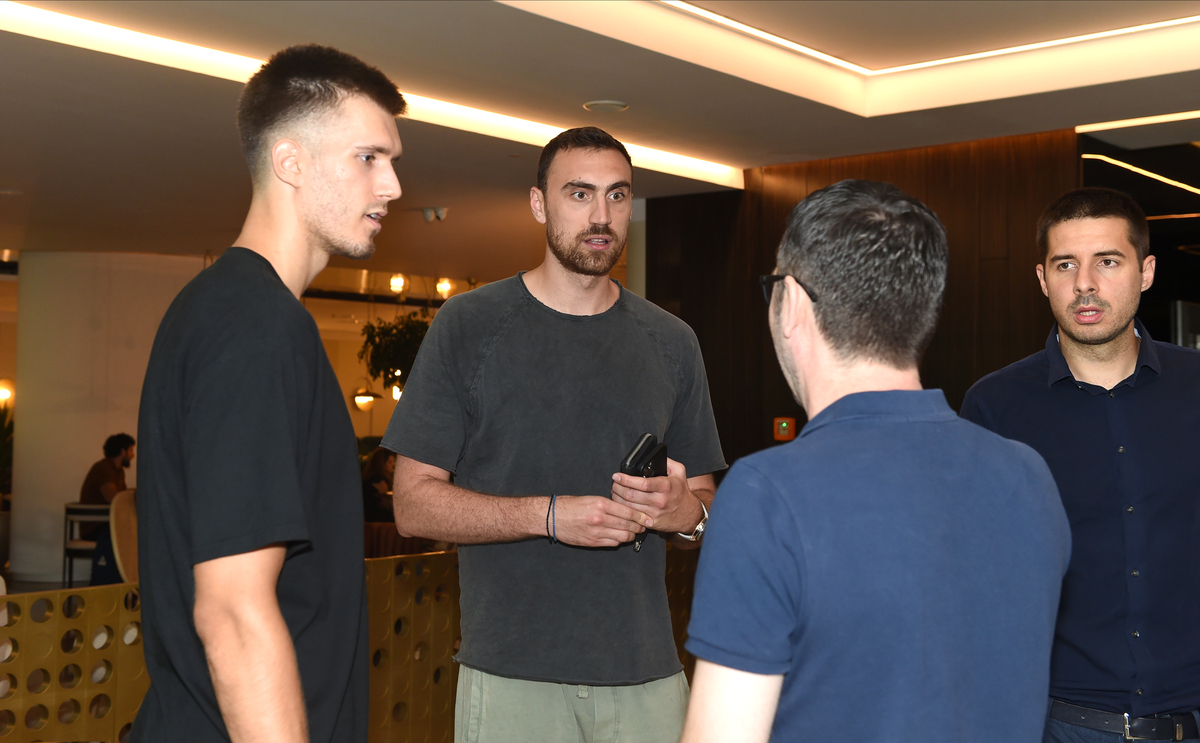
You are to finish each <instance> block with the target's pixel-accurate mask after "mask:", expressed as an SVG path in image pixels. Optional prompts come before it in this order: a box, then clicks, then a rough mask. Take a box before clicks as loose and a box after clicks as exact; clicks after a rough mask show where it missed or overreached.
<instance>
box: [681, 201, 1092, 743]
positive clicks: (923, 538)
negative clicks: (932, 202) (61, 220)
mask: <svg viewBox="0 0 1200 743" xmlns="http://www.w3.org/2000/svg"><path fill="white" fill-rule="evenodd" d="M946 254H947V250H946V236H945V232H944V231H943V229H942V226H941V224H940V223H939V222H938V220H937V218H936V217H935V216H934V215H933V213H932V212H930V211H929V209H927V208H926V207H925V206H924V205H923V204H921V203H920V202H918V201H917V200H915V199H913V198H911V197H909V196H907V195H905V194H904V193H902V192H901V191H899V190H898V189H896V188H895V187H894V186H890V185H887V184H883V183H870V182H867V181H842V182H841V183H838V184H835V185H833V186H830V187H829V188H826V189H823V190H821V191H818V192H816V193H814V194H812V195H810V196H809V197H808V198H806V199H805V200H804V201H802V202H800V204H799V205H798V206H797V207H796V208H795V210H793V212H792V216H791V220H790V223H789V225H788V229H787V232H786V234H785V235H784V238H783V242H782V243H781V244H780V246H779V251H778V255H777V264H776V265H777V270H776V273H775V274H774V275H771V276H765V277H763V287H764V294H765V295H766V298H767V300H768V303H769V304H770V307H771V309H770V312H769V316H770V326H771V336H772V338H773V339H774V342H775V352H776V355H777V356H778V358H779V363H780V366H781V367H782V368H783V371H784V375H785V376H786V377H787V380H788V384H789V386H790V387H791V389H792V392H793V393H794V394H795V395H796V399H797V400H798V401H799V402H800V404H801V405H803V406H804V409H805V410H806V411H807V412H808V415H809V418H810V420H809V422H808V424H807V425H806V426H805V427H804V430H803V431H802V432H801V434H800V436H799V437H798V438H797V439H796V441H794V442H792V443H790V444H788V445H785V446H780V447H776V448H773V449H768V450H766V451H762V452H759V453H757V454H754V455H752V456H749V457H746V458H745V459H743V460H741V461H740V462H738V463H737V464H736V465H735V466H734V467H733V469H732V470H730V472H729V475H728V477H726V478H725V481H724V483H723V484H722V485H721V496H720V497H719V498H717V499H716V500H715V501H714V504H715V505H714V508H713V512H712V520H711V522H710V525H709V530H708V536H706V537H705V539H706V540H707V542H708V543H707V544H706V545H705V547H704V549H703V551H702V553H701V556H700V565H699V568H698V572H697V575H696V592H695V600H694V603H693V606H692V620H691V624H690V626H689V628H688V634H689V639H688V643H687V648H688V650H690V651H691V652H692V653H693V654H695V655H696V656H698V657H699V658H700V659H701V660H699V661H698V662H697V664H696V674H695V685H694V689H693V692H692V699H691V704H690V706H689V708H688V717H687V722H686V727H685V729H684V735H683V739H684V741H686V742H687V743H696V742H697V741H712V742H713V743H716V742H717V741H720V743H729V742H730V741H766V740H767V739H768V738H770V739H771V740H774V741H797V740H810V739H821V740H824V739H837V740H846V741H856V742H857V741H886V740H943V741H994V742H995V743H1014V742H1017V743H1021V742H1023V743H1037V741H1039V740H1040V739H1041V735H1042V728H1043V726H1044V722H1045V715H1046V693H1047V690H1048V686H1049V675H1050V669H1049V664H1050V646H1051V642H1052V639H1053V635H1054V617H1055V614H1056V610H1057V608H1058V599H1059V593H1060V589H1061V586H1062V577H1063V574H1064V573H1065V572H1066V568H1067V562H1068V559H1069V556H1070V534H1069V528H1068V526H1067V519H1066V514H1065V513H1064V512H1063V508H1062V503H1061V502H1060V500H1059V497H1058V493H1057V491H1056V490H1055V487H1054V480H1053V478H1052V476H1051V475H1050V471H1049V469H1047V467H1046V463H1045V462H1043V461H1042V459H1041V457H1039V456H1038V455H1037V454H1036V453H1035V452H1034V451H1033V450H1031V449H1030V448H1029V447H1027V446H1025V445H1023V444H1019V443H1017V442H1014V441H1007V440H1005V439H1002V438H1000V437H999V436H996V435H995V434H992V433H990V432H988V431H985V430H984V429H982V428H980V427H978V426H975V425H972V424H970V423H968V422H967V421H964V420H962V419H961V418H959V417H958V416H956V415H955V414H954V411H953V410H951V409H950V407H949V406H948V405H947V404H946V400H945V397H944V396H943V395H942V393H941V391H940V390H923V389H922V388H921V380H920V377H919V375H918V373H917V363H918V361H919V360H920V357H921V353H922V351H923V350H924V349H925V346H926V344H927V343H928V341H929V338H930V336H931V335H932V334H933V329H934V325H935V324H936V321H937V315H938V310H939V308H940V306H941V300H942V292H943V289H944V286H945V280H946Z"/></svg>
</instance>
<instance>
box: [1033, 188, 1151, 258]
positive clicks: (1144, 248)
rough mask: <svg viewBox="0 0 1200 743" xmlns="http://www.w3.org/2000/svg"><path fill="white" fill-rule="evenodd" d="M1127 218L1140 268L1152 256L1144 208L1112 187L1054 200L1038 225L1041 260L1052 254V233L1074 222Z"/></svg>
mask: <svg viewBox="0 0 1200 743" xmlns="http://www.w3.org/2000/svg"><path fill="white" fill-rule="evenodd" d="M1104 217H1116V218H1118V219H1124V220H1125V224H1127V225H1128V226H1129V244H1130V245H1132V246H1133V247H1134V248H1136V249H1137V254H1138V268H1139V269H1140V268H1141V262H1142V261H1144V260H1146V256H1148V255H1150V224H1149V223H1148V222H1147V221H1146V213H1145V212H1143V211H1142V207H1140V206H1138V203H1137V202H1136V201H1134V200H1133V199H1132V198H1131V197H1130V196H1128V195H1127V194H1123V193H1121V192H1120V191H1114V190H1113V189H1111V188H1077V189H1075V190H1074V191H1071V192H1069V193H1066V194H1063V195H1062V196H1059V197H1058V198H1057V199H1055V201H1054V203H1053V204H1051V205H1050V206H1048V207H1046V211H1044V212H1042V216H1040V217H1038V222H1037V244H1038V250H1040V251H1041V254H1042V259H1043V260H1044V259H1045V258H1046V256H1048V255H1050V230H1051V229H1053V228H1054V227H1055V226H1057V225H1060V224H1062V223H1063V222H1070V221H1072V220H1075V219H1103V218H1104Z"/></svg>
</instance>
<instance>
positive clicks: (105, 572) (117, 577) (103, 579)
mask: <svg viewBox="0 0 1200 743" xmlns="http://www.w3.org/2000/svg"><path fill="white" fill-rule="evenodd" d="M134 443H135V442H134V439H133V437H132V436H130V435H129V434H127V433H114V434H113V435H112V436H109V437H108V438H107V439H105V440H104V459H101V460H100V461H98V462H96V463H95V464H93V465H92V467H91V469H89V470H88V473H87V476H86V477H84V478H83V486H82V487H80V489H79V502H80V503H88V504H94V505H100V504H102V503H112V502H113V498H116V497H117V493H120V492H121V491H122V490H126V489H127V488H126V487H125V470H127V469H129V465H131V464H133V457H134V453H133V450H134ZM79 538H80V539H94V540H96V551H95V553H94V554H93V556H92V579H91V582H90V583H89V585H93V586H105V585H111V584H113V583H120V582H121V571H120V570H119V569H118V568H117V558H116V556H114V555H113V544H112V534H111V533H109V530H108V525H107V524H85V525H83V526H81V527H80V529H79Z"/></svg>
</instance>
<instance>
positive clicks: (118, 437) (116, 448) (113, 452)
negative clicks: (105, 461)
mask: <svg viewBox="0 0 1200 743" xmlns="http://www.w3.org/2000/svg"><path fill="white" fill-rule="evenodd" d="M135 443H136V442H135V441H134V440H133V437H132V436H130V435H129V434H127V433H114V434H113V435H112V436H109V437H108V438H107V439H105V440H104V456H105V457H107V458H109V459H112V458H113V457H115V456H119V455H120V454H121V452H123V451H125V450H126V449H128V448H129V447H131V446H133V445H134V444H135Z"/></svg>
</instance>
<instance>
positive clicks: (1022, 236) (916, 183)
mask: <svg viewBox="0 0 1200 743" xmlns="http://www.w3.org/2000/svg"><path fill="white" fill-rule="evenodd" d="M843 178H864V179H868V180H882V181H887V182H889V183H893V184H895V185H896V186H898V187H900V188H901V189H903V190H905V191H906V192H908V193H909V194H911V195H913V196H915V197H917V198H919V199H921V200H922V201H924V202H925V203H926V204H928V205H929V207H930V208H931V209H933V210H934V212H935V213H937V215H938V217H939V218H940V219H941V220H942V223H943V224H944V225H945V226H946V234H947V238H948V240H949V246H950V268H949V275H948V277H947V286H946V295H945V301H944V304H943V309H942V314H941V320H940V322H939V324H938V329H937V332H936V333H935V335H934V338H933V340H932V342H931V343H930V347H929V350H928V351H927V352H926V355H925V359H924V361H923V363H922V365H921V376H922V381H923V383H924V384H925V386H926V387H939V388H941V389H943V390H944V391H945V392H946V397H947V399H948V400H949V401H950V403H951V405H953V406H955V407H957V406H958V405H959V404H960V403H961V401H962V397H963V395H964V394H965V392H966V390H967V388H968V387H970V385H971V384H973V383H974V382H975V380H977V379H978V378H979V377H981V376H983V375H985V374H987V373H989V372H992V371H994V370H996V369H999V368H1000V367H1002V366H1004V365H1006V364H1009V363H1011V362H1013V361H1016V360H1017V359H1020V358H1022V357H1023V356H1025V355H1028V354H1029V353H1032V352H1033V351H1036V350H1037V349H1039V348H1041V347H1042V345H1043V344H1044V342H1045V337H1046V333H1047V332H1048V330H1049V328H1050V324H1051V317H1050V312H1049V309H1048V307H1047V304H1046V300H1045V297H1043V296H1042V293H1041V290H1040V288H1039V287H1038V284H1037V281H1036V277H1035V276H1034V273H1033V267H1034V265H1036V264H1037V263H1038V261H1039V258H1040V256H1038V255H1037V250H1036V244H1035V240H1034V225H1035V222H1036V220H1037V217H1038V215H1039V214H1040V213H1041V211H1042V209H1043V208H1044V207H1045V206H1046V205H1047V204H1049V203H1050V202H1051V201H1052V200H1053V199H1054V198H1056V197H1057V196H1059V195H1061V194H1062V193H1064V192H1066V191H1068V190H1070V189H1072V188H1075V187H1077V186H1078V184H1079V168H1078V162H1077V153H1076V137H1075V134H1074V132H1073V131H1070V130H1063V131H1056V132H1046V133H1041V134H1033V135H1026V136H1019V137H1006V138H1000V139H991V140H981V141H977V142H967V143H960V144H951V145H944V146H939V147H928V148H917V149H912V150H902V151H898V152H887V153H879V154H872V155H860V156H855V157H846V158H837V159H832V160H819V161H811V162H806V163H793V164H788V165H778V166H769V167H765V168H756V169H752V170H748V171H746V189H745V191H744V192H743V193H742V194H729V193H724V194H701V195H695V196H680V197H673V198H669V199H651V200H650V201H648V202H647V295H648V296H649V297H650V299H651V300H652V301H655V302H657V303H658V304H659V305H660V306H662V307H664V308H666V309H668V310H670V311H672V312H675V313H676V314H677V315H679V316H680V317H681V318H683V319H684V320H685V321H687V322H688V323H689V324H691V325H692V327H693V328H694V329H695V330H696V333H697V336H698V337H699V338H700V344H701V347H702V349H703V350H704V353H705V362H706V365H707V368H708V372H709V382H710V386H711V388H712V395H713V405H714V408H715V409H716V410H717V425H718V427H719V428H720V429H721V440H722V444H723V446H724V447H725V453H726V458H727V459H728V460H729V461H731V462H732V461H733V460H734V459H736V458H737V457H740V456H744V455H745V454H748V453H750V452H753V451H757V450H758V449H761V448H763V447H765V446H769V445H771V444H772V443H773V441H772V438H771V431H772V428H771V421H772V418H773V417H775V416H795V417H797V419H798V421H801V422H802V421H803V420H804V417H803V411H801V410H800V408H799V406H798V405H797V404H796V403H795V401H794V400H793V399H792V397H791V392H790V390H789V389H788V387H787V384H786V382H785V380H784V378H783V375H782V373H781V372H780V371H779V367H778V363H777V362H776V360H775V354H774V349H773V347H772V345H771V339H770V334H769V331H768V330H767V325H766V312H767V310H766V307H765V305H764V304H763V302H762V299H761V296H760V294H759V292H758V291H757V284H756V279H757V276H758V275H760V274H764V273H768V272H769V271H770V270H771V269H772V267H773V266H774V263H775V259H774V256H775V249H776V247H777V246H778V244H779V240H780V238H781V237H782V234H783V229H784V226H785V224H786V221H787V217H788V214H789V213H790V211H791V209H792V207H793V206H794V205H795V204H796V202H798V201H799V200H800V199H802V198H803V197H804V196H806V195H807V194H809V193H811V192H813V191H816V190H818V189H820V188H823V187H825V186H827V185H829V184H830V183H833V182H836V181H838V180H842V179H843Z"/></svg>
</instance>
